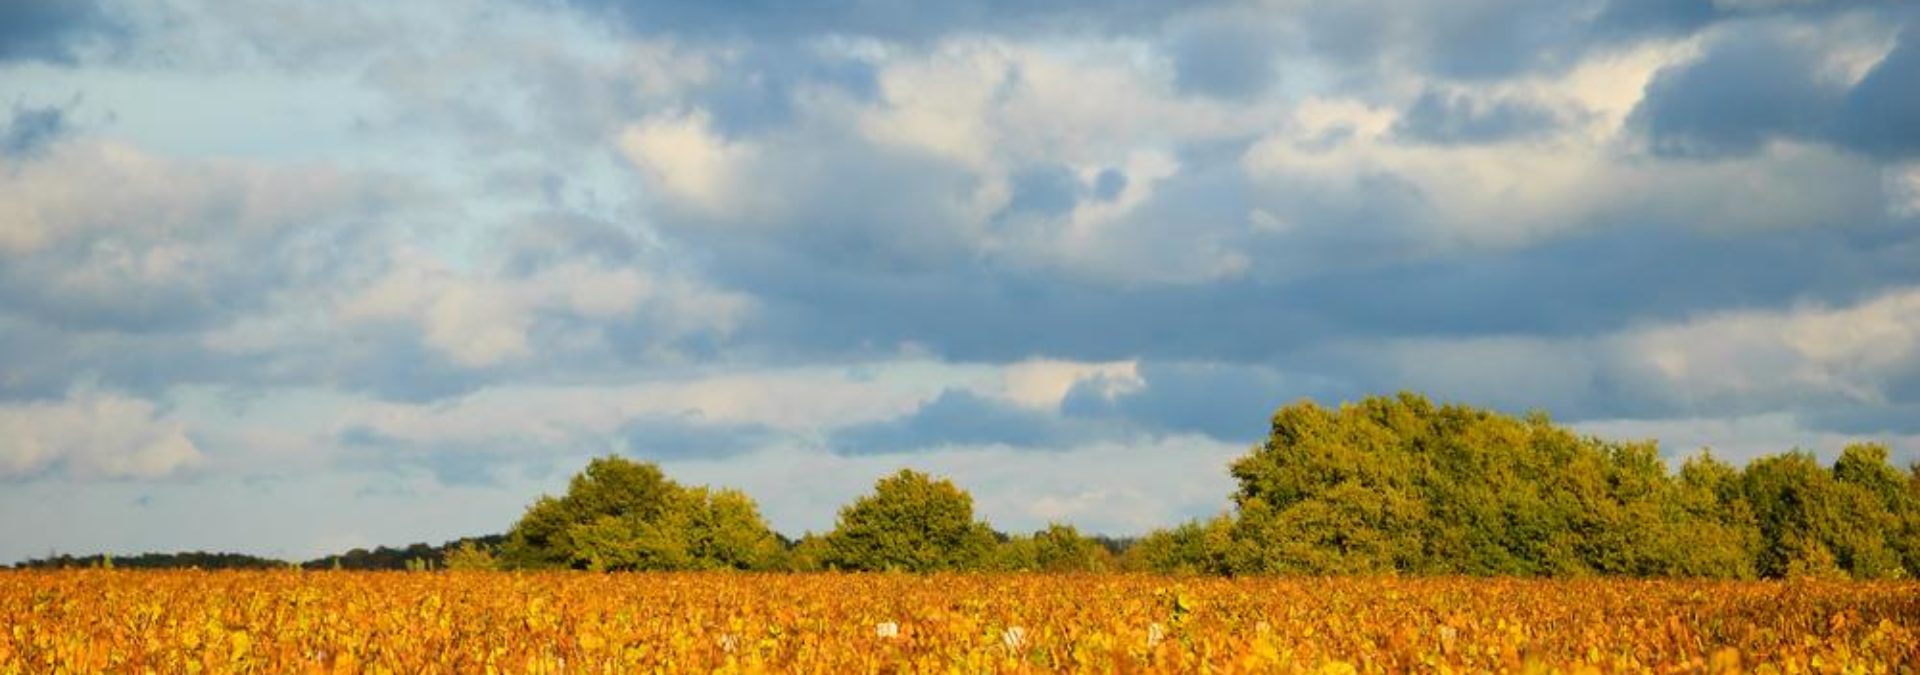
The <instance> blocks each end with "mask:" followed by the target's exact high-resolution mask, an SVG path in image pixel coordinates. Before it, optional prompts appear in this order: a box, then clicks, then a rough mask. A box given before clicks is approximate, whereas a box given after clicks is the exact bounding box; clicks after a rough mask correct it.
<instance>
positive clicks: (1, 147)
mask: <svg viewBox="0 0 1920 675" xmlns="http://www.w3.org/2000/svg"><path fill="white" fill-rule="evenodd" d="M69 130H70V129H69V124H68V122H67V109H66V108H62V107H59V106H44V107H33V106H26V105H20V104H15V105H14V106H13V119H11V120H9V121H8V122H7V124H6V125H5V126H4V127H0V157H13V158H28V159H31V158H34V157H37V156H39V155H40V154H41V153H42V152H43V151H45V150H46V148H47V146H48V145H51V144H53V142H54V141H56V140H59V139H60V138H61V137H62V136H64V135H66V134H67V132H68V131H69Z"/></svg>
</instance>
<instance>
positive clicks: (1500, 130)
mask: <svg viewBox="0 0 1920 675" xmlns="http://www.w3.org/2000/svg"><path fill="white" fill-rule="evenodd" d="M1560 123H1561V115H1560V114H1559V113H1557V112H1556V111H1554V110H1553V109H1551V108H1548V107H1546V106H1542V105H1539V104H1535V103H1532V102H1529V101H1525V100H1515V99H1495V100H1489V101H1481V100H1475V99H1473V98H1470V97H1467V96H1464V95H1461V94H1458V93H1447V92H1443V91H1438V90H1435V89H1428V90H1426V91H1424V92H1421V94H1420V97H1419V98H1416V99H1414V101H1413V104H1412V105H1410V106H1408V108H1407V110H1406V112H1404V113H1402V114H1401V115H1400V118H1399V119H1398V120H1397V121H1395V123H1394V127H1393V130H1394V134H1395V135H1396V136H1401V137H1405V138H1409V139H1412V140H1415V141H1420V142H1425V143H1494V142H1500V141H1506V140H1511V139H1523V138H1529V137H1538V136H1542V135H1545V134H1547V133H1549V132H1551V131H1553V129H1554V128H1555V127H1557V126H1559V125H1560Z"/></svg>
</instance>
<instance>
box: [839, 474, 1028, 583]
mask: <svg viewBox="0 0 1920 675" xmlns="http://www.w3.org/2000/svg"><path fill="white" fill-rule="evenodd" d="M824 543H825V548H826V551H825V553H826V555H825V557H824V560H823V561H822V562H823V563H824V564H825V565H826V566H827V567H828V568H831V569H844V570H893V571H903V572H934V571H942V570H960V569H974V568H978V567H980V566H982V565H983V564H985V563H986V562H987V561H988V557H989V556H990V555H991V553H992V550H993V544H994V536H993V531H992V530H990V529H988V528H987V526H986V524H984V523H979V522H975V521H974V519H973V496H972V495H969V494H967V492H966V491H965V490H961V489H960V488H959V487H957V486H955V485H954V484H953V482H952V481H949V480H946V479H940V480H935V479H933V478H932V477H930V476H928V475H926V474H923V473H920V472H917V471H912V470H906V469H902V470H901V471H900V472H899V473H896V474H894V475H892V476H888V477H886V478H882V479H880V481H879V482H878V483H875V484H874V491H873V494H871V495H867V496H864V497H861V498H860V499H858V500H856V501H855V502H854V503H852V504H850V505H848V506H847V507H845V508H843V509H841V510H840V518H839V521H838V522H837V523H836V524H835V525H834V529H833V531H832V532H830V533H828V534H827V536H826V540H825V542H824Z"/></svg>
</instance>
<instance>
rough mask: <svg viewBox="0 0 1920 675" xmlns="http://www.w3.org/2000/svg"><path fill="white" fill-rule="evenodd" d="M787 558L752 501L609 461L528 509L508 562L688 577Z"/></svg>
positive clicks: (511, 536)
mask: <svg viewBox="0 0 1920 675" xmlns="http://www.w3.org/2000/svg"><path fill="white" fill-rule="evenodd" d="M779 554H780V544H779V540H778V538H777V537H775V535H774V534H773V531H772V530H771V529H770V528H768V527H767V524H766V521H765V520H764V519H762V518H761V517H760V512H759V509H758V508H757V507H756V506H754V503H753V501H752V500H751V499H749V498H747V496H746V495H745V494H743V493H740V492H738V491H733V490H719V491H714V490H709V489H707V488H703V487H701V488H688V487H683V486H681V485H679V484H677V483H675V482H673V481H672V480H670V479H668V478H667V477H666V474H664V473H662V472H661V471H660V468H659V467H658V466H655V465H653V464H652V463H647V462H635V461H632V460H628V459H623V458H620V457H602V458H597V459H594V460H593V461H591V462H589V463H588V464H587V467H586V469H585V470H583V471H581V472H580V473H579V474H577V475H575V476H574V477H573V479H572V480H571V481H570V482H569V483H568V485H567V493H566V494H565V495H563V496H560V497H549V496H543V497H541V498H540V499H539V500H538V501H536V502H534V504H533V505H532V506H530V507H528V508H527V512H526V515H524V516H523V517H521V519H520V522H519V523H517V524H515V525H514V527H513V530H512V531H511V532H509V533H508V536H507V542H506V545H505V547H504V550H503V551H502V556H501V557H502V562H503V563H504V564H505V565H507V566H511V567H517V568H551V567H572V568H576V569H590V570H681V569H759V568H763V567H766V566H768V565H771V564H773V563H774V562H775V558H777V557H778V556H779Z"/></svg>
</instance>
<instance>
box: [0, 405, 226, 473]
mask: <svg viewBox="0 0 1920 675" xmlns="http://www.w3.org/2000/svg"><path fill="white" fill-rule="evenodd" d="M0 437H4V438H6V439H7V441H6V443H5V444H4V445H0V479H22V478H26V479H32V478H37V477H42V476H47V475H59V476H63V477H66V478H70V479H153V478H161V477H164V476H167V475H170V474H174V473H178V472H181V471H185V470H188V469H191V468H193V467H195V466H198V465H199V464H201V463H202V462H203V461H204V460H205V458H204V457H203V456H202V455H201V453H200V449H199V448H198V447H196V446H195V445H194V441H193V439H192V438H190V437H188V435H187V433H186V429H185V428H184V427H183V426H182V425H181V424H179V423H178V422H174V421H172V420H170V419H168V418H167V416H166V415H165V414H164V413H163V412H160V411H159V410H158V409H157V408H156V407H155V406H154V404H153V403H152V402H150V401H146V400H142V399H137V398H128V397H126V396H122V395H119V394H115V393H110V392H100V391H92V390H85V389H80V390H75V391H73V392H70V393H69V394H68V395H67V397H66V398H65V399H63V400H57V401H40V402H34V403H21V404H7V405H0Z"/></svg>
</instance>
